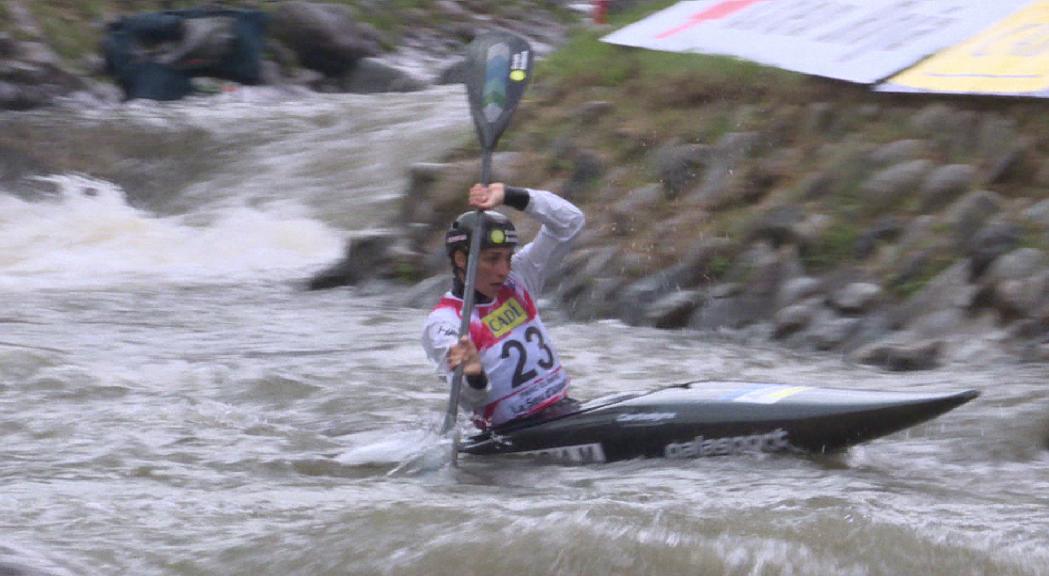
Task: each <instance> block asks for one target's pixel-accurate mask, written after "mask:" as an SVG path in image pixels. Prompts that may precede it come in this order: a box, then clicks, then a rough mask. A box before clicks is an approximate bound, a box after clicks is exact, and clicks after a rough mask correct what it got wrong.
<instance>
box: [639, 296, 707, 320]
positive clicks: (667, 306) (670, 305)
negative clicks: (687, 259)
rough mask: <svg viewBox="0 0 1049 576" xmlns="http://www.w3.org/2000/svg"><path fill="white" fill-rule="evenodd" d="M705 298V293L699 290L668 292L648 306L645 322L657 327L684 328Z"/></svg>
mask: <svg viewBox="0 0 1049 576" xmlns="http://www.w3.org/2000/svg"><path fill="white" fill-rule="evenodd" d="M703 299H704V296H703V293H702V292H699V291H698V290H682V291H680V292H674V293H671V294H667V295H666V296H664V297H662V298H660V299H659V300H656V301H655V302H653V303H652V304H650V305H648V306H646V309H645V318H644V323H645V324H647V325H650V326H654V327H656V328H664V329H674V328H684V327H685V326H688V322H689V319H690V318H691V316H692V313H693V311H695V309H696V307H697V306H699V305H700V304H701V303H702V301H703Z"/></svg>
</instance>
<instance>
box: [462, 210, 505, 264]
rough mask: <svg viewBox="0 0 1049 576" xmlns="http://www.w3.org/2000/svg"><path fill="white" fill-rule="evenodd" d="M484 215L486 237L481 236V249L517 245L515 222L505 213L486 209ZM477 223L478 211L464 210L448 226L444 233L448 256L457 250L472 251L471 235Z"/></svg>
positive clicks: (482, 213)
mask: <svg viewBox="0 0 1049 576" xmlns="http://www.w3.org/2000/svg"><path fill="white" fill-rule="evenodd" d="M481 215H482V216H483V217H484V237H482V238H481V249H482V250H483V249H485V248H515V247H516V246H517V229H516V228H514V223H513V222H511V221H510V219H509V218H507V217H506V216H505V215H504V214H500V213H499V212H492V211H490V210H485V211H482V212H481ZM476 223H477V211H476V210H474V211H471V212H463V213H462V214H460V215H459V217H458V218H456V219H455V222H452V225H451V226H449V227H448V232H446V233H445V235H444V247H445V250H447V251H448V256H452V255H453V254H455V252H456V250H462V251H464V252H469V251H470V236H471V235H472V234H473V231H474V228H475V226H476Z"/></svg>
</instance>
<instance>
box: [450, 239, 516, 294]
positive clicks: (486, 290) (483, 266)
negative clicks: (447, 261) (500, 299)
mask: <svg viewBox="0 0 1049 576" xmlns="http://www.w3.org/2000/svg"><path fill="white" fill-rule="evenodd" d="M513 255H514V250H513V248H485V249H483V250H481V255H480V257H478V259H477V280H476V282H477V283H476V285H475V288H476V289H477V291H478V292H480V293H481V294H484V295H485V296H486V297H488V298H490V299H491V298H495V296H496V294H498V293H499V289H500V288H502V287H503V282H506V277H507V275H509V274H510V259H511V258H512V257H513ZM455 265H456V267H458V268H459V269H460V270H466V254H465V253H463V252H461V251H460V252H456V253H455ZM461 273H462V272H460V274H461Z"/></svg>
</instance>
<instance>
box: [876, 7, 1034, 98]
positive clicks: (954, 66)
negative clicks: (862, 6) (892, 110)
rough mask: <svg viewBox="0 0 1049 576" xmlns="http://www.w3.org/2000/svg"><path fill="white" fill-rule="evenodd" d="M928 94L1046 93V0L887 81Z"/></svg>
mask: <svg viewBox="0 0 1049 576" xmlns="http://www.w3.org/2000/svg"><path fill="white" fill-rule="evenodd" d="M888 84H894V85H895V86H893V87H889V86H886V88H900V87H902V88H910V89H912V90H919V91H930V92H959V93H972V94H1016V95H1023V94H1031V95H1034V94H1036V93H1039V92H1042V93H1044V94H1043V95H1045V94H1049V0H1038V1H1036V2H1033V3H1032V4H1031V5H1029V6H1027V7H1026V8H1023V9H1022V10H1020V11H1019V12H1016V13H1015V14H1013V15H1012V16H1010V17H1008V18H1006V19H1004V20H1002V21H1000V22H998V23H997V24H995V25H994V26H992V27H990V28H988V29H987V30H986V31H984V32H982V33H980V34H978V35H977V36H974V37H973V38H971V39H969V40H967V41H966V42H964V43H962V44H958V45H957V46H954V47H953V48H950V49H947V50H945V51H943V52H940V53H939V54H937V55H935V56H933V57H932V58H929V59H928V60H926V61H925V62H922V63H921V64H919V65H917V66H915V67H913V68H910V69H908V70H907V71H905V72H902V73H900V74H898V75H896V76H894V77H893V78H891V79H890V80H888Z"/></svg>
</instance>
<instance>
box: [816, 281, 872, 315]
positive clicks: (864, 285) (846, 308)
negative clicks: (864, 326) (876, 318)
mask: <svg viewBox="0 0 1049 576" xmlns="http://www.w3.org/2000/svg"><path fill="white" fill-rule="evenodd" d="M883 293H884V291H883V290H882V288H881V286H878V285H877V284H871V283H869V282H853V283H850V284H848V285H846V286H845V287H844V288H841V289H840V290H836V291H835V292H834V293H832V294H831V295H830V297H829V298H828V303H829V304H830V305H831V306H833V307H834V308H835V309H836V310H838V311H839V312H841V313H843V314H864V313H867V312H869V311H870V310H871V309H873V308H874V307H875V306H877V305H878V303H879V302H880V301H881V299H882V295H883Z"/></svg>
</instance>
